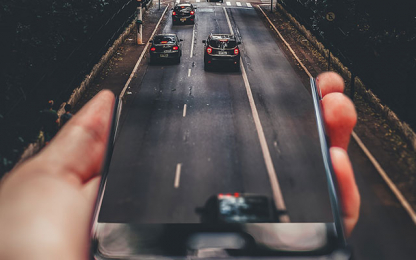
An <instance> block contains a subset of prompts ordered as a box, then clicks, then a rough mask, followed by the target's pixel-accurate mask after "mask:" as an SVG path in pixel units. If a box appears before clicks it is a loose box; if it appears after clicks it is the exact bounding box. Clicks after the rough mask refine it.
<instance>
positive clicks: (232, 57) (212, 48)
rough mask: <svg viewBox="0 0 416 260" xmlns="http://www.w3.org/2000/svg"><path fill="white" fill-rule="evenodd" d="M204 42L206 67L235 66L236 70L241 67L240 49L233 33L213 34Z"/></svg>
mask: <svg viewBox="0 0 416 260" xmlns="http://www.w3.org/2000/svg"><path fill="white" fill-rule="evenodd" d="M202 43H204V69H205V70H207V69H209V68H211V67H212V66H214V65H226V66H230V65H231V66H233V67H234V69H235V70H236V71H238V70H239V69H240V49H239V48H238V45H239V44H241V42H239V41H237V39H236V38H235V36H234V35H232V34H211V35H210V36H209V37H208V39H207V40H203V41H202Z"/></svg>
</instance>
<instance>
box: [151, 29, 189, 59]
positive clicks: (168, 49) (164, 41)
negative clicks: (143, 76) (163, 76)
mask: <svg viewBox="0 0 416 260" xmlns="http://www.w3.org/2000/svg"><path fill="white" fill-rule="evenodd" d="M182 41H183V40H182V39H179V38H178V36H177V35H176V34H158V35H156V36H155V37H154V38H153V39H152V40H151V41H150V42H151V43H152V45H151V47H150V63H154V62H155V61H158V60H173V61H175V62H176V63H180V61H181V56H182V43H181V42H182Z"/></svg>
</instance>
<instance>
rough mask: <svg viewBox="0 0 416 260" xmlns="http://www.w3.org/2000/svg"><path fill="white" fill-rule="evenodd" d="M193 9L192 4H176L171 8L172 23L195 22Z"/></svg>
mask: <svg viewBox="0 0 416 260" xmlns="http://www.w3.org/2000/svg"><path fill="white" fill-rule="evenodd" d="M195 9H196V7H194V6H193V5H192V4H176V5H175V7H174V8H172V24H173V25H175V24H179V23H186V22H189V23H191V24H194V23H195Z"/></svg>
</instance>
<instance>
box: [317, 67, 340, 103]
mask: <svg viewBox="0 0 416 260" xmlns="http://www.w3.org/2000/svg"><path fill="white" fill-rule="evenodd" d="M316 84H317V85H318V86H319V88H320V89H321V93H322V97H325V96H326V95H327V94H329V93H333V92H339V93H344V88H345V85H344V80H343V79H342V77H341V76H340V75H338V74H337V73H335V72H331V71H329V72H324V73H321V74H319V75H318V77H317V78H316Z"/></svg>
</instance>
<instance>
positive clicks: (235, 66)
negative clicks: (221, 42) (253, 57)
mask: <svg viewBox="0 0 416 260" xmlns="http://www.w3.org/2000/svg"><path fill="white" fill-rule="evenodd" d="M234 71H236V72H239V71H240V62H237V64H235V65H234Z"/></svg>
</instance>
